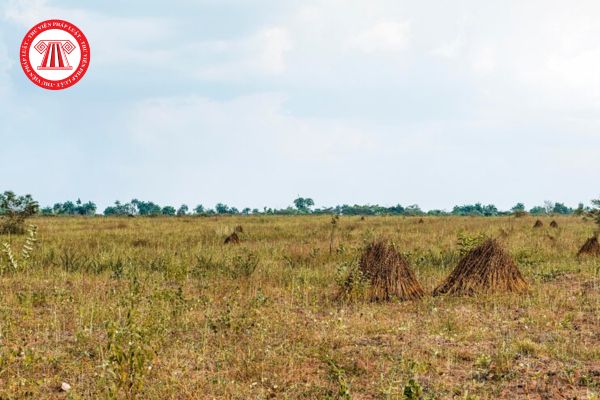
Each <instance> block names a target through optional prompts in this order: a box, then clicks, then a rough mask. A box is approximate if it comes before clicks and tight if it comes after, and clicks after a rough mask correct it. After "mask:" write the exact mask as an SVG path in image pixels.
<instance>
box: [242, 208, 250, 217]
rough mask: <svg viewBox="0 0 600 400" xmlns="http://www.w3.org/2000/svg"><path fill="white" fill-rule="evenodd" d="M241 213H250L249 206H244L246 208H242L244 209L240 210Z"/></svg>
mask: <svg viewBox="0 0 600 400" xmlns="http://www.w3.org/2000/svg"><path fill="white" fill-rule="evenodd" d="M242 214H244V215H248V214H250V208H249V207H246V208H244V209H243V210H242Z"/></svg>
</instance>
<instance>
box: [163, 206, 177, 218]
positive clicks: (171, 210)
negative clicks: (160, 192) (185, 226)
mask: <svg viewBox="0 0 600 400" xmlns="http://www.w3.org/2000/svg"><path fill="white" fill-rule="evenodd" d="M160 212H161V214H162V215H169V216H173V215H175V213H176V212H177V210H175V207H173V206H164V207H163V208H162V210H161V211H160Z"/></svg>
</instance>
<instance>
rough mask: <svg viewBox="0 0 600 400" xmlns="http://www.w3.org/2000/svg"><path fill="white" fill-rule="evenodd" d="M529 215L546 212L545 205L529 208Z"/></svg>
mask: <svg viewBox="0 0 600 400" xmlns="http://www.w3.org/2000/svg"><path fill="white" fill-rule="evenodd" d="M529 213H530V214H531V215H544V214H546V207H542V206H535V207H533V208H532V209H531V210H529Z"/></svg>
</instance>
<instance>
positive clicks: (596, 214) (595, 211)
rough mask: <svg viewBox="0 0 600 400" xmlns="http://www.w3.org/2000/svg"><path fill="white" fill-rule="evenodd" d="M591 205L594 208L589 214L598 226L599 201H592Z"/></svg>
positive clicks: (599, 223) (599, 222) (599, 218)
mask: <svg viewBox="0 0 600 400" xmlns="http://www.w3.org/2000/svg"><path fill="white" fill-rule="evenodd" d="M592 204H593V205H594V207H595V208H594V209H593V210H592V211H591V213H592V215H593V216H594V218H595V219H596V223H597V224H598V225H600V199H598V200H592Z"/></svg>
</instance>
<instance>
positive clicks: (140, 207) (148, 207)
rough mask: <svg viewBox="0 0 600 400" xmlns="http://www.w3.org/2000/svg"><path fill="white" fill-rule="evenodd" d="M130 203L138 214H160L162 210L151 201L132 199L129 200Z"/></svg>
mask: <svg viewBox="0 0 600 400" xmlns="http://www.w3.org/2000/svg"><path fill="white" fill-rule="evenodd" d="M131 204H133V205H134V206H135V208H136V209H137V213H138V214H139V215H160V214H161V212H162V208H160V206H159V205H158V204H155V203H153V202H151V201H141V200H138V199H133V200H131Z"/></svg>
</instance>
